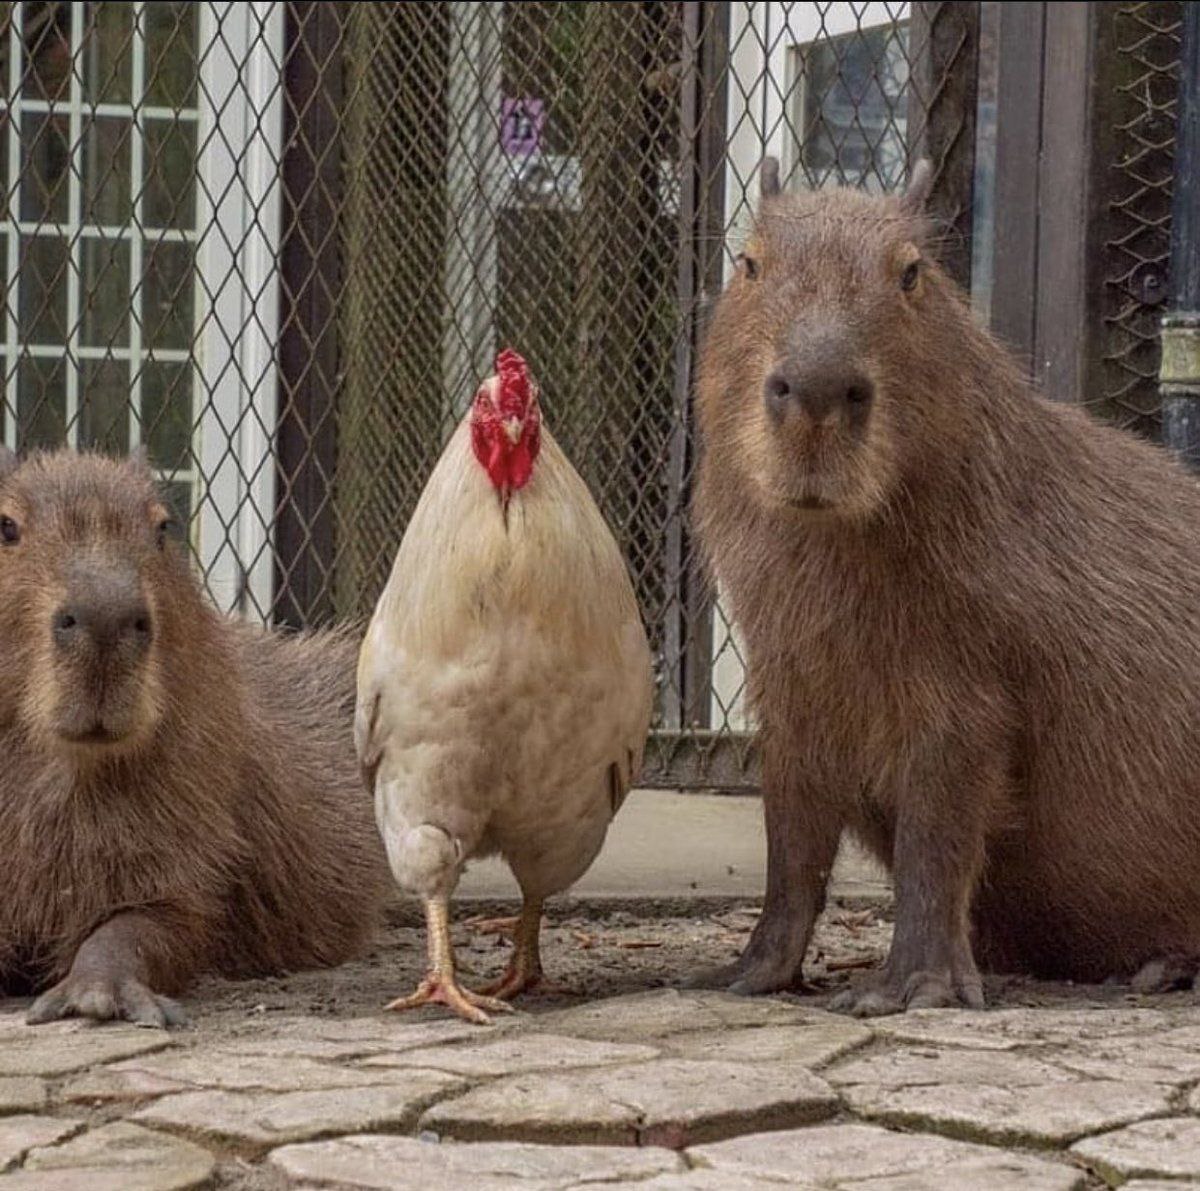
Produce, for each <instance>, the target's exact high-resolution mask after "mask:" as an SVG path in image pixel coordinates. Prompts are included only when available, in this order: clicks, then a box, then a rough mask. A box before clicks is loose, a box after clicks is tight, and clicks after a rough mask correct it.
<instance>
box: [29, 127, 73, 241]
mask: <svg viewBox="0 0 1200 1191" xmlns="http://www.w3.org/2000/svg"><path fill="white" fill-rule="evenodd" d="M70 172H71V143H70V123H69V122H68V118H67V117H66V116H45V115H36V114H28V113H27V114H26V115H23V116H22V117H21V218H22V219H28V220H30V221H31V222H37V223H46V222H49V223H66V221H67V179H68V177H69V176H70Z"/></svg>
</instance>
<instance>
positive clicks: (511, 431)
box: [503, 418, 524, 447]
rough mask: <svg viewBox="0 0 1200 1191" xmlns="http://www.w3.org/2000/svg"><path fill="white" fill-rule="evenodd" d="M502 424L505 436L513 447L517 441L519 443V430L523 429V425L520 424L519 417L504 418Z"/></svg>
mask: <svg viewBox="0 0 1200 1191" xmlns="http://www.w3.org/2000/svg"><path fill="white" fill-rule="evenodd" d="M503 425H504V434H505V436H506V437H507V439H508V441H509V442H510V443H512V445H513V446H514V447H515V446H516V445H517V443H519V442H520V441H521V431H522V430H523V429H524V427H523V426H522V425H521V419H520V418H505V419H504V422H503Z"/></svg>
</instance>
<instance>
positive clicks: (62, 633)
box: [51, 596, 154, 650]
mask: <svg viewBox="0 0 1200 1191" xmlns="http://www.w3.org/2000/svg"><path fill="white" fill-rule="evenodd" d="M51 627H52V630H53V633H54V643H55V644H56V645H57V646H58V647H59V649H70V648H72V647H74V646H76V645H78V644H80V643H82V642H89V643H91V644H92V645H94V646H95V647H96V648H98V649H101V650H110V649H115V648H116V647H117V646H122V645H131V646H133V647H134V648H135V649H137V650H144V649H146V648H147V647H148V646H149V645H150V642H151V640H152V639H153V636H154V627H153V624H152V623H151V619H150V608H149V606H148V605H147V604H146V601H145V600H143V599H140V598H138V597H136V596H135V597H129V598H125V599H109V600H106V601H104V602H103V603H81V602H76V603H68V604H64V605H63V606H62V607H61V608H59V609H58V611H57V612H55V613H54V616H53V617H52V619H51Z"/></svg>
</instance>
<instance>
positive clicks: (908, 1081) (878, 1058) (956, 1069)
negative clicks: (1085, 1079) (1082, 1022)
mask: <svg viewBox="0 0 1200 1191" xmlns="http://www.w3.org/2000/svg"><path fill="white" fill-rule="evenodd" d="M824 1076H825V1078H826V1079H828V1080H829V1082H830V1083H832V1084H835V1085H837V1086H839V1087H845V1086H849V1085H854V1084H868V1085H871V1086H873V1087H877V1088H907V1087H919V1086H922V1085H931V1086H940V1085H947V1084H989V1085H991V1086H994V1087H1008V1088H1020V1087H1034V1086H1037V1085H1040V1084H1050V1083H1070V1082H1072V1081H1074V1080H1076V1079H1078V1076H1075V1075H1072V1074H1071V1073H1070V1072H1068V1071H1064V1070H1063V1069H1062V1068H1060V1067H1055V1066H1052V1065H1051V1064H1049V1063H1045V1062H1042V1061H1041V1060H1040V1059H1033V1058H1027V1057H1026V1056H1024V1055H1018V1054H1010V1053H1008V1052H1006V1051H996V1050H974V1051H972V1050H964V1049H959V1048H950V1047H948V1048H946V1049H943V1050H937V1049H934V1048H932V1047H914V1046H904V1047H899V1048H897V1049H896V1050H891V1051H884V1052H882V1053H880V1054H871V1055H863V1056H861V1057H855V1056H852V1057H850V1058H849V1059H847V1060H845V1061H844V1062H841V1063H838V1064H836V1065H835V1066H833V1067H830V1068H828V1069H827V1070H826V1071H825V1072H824Z"/></svg>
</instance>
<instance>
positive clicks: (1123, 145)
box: [1097, 0, 1182, 438]
mask: <svg viewBox="0 0 1200 1191" xmlns="http://www.w3.org/2000/svg"><path fill="white" fill-rule="evenodd" d="M1106 7H1108V8H1110V9H1111V17H1110V19H1111V21H1112V33H1111V36H1112V41H1113V45H1114V53H1113V54H1112V55H1111V57H1110V63H1111V70H1112V72H1113V78H1112V84H1111V95H1110V104H1111V106H1109V107H1108V108H1107V110H1105V112H1104V118H1105V122H1106V125H1107V127H1108V129H1109V130H1110V133H1109V140H1108V143H1107V144H1106V146H1105V151H1106V153H1107V156H1108V169H1107V171H1106V174H1105V176H1103V177H1102V178H1101V180H1100V188H1101V192H1102V199H1103V208H1104V215H1103V220H1104V224H1103V228H1104V259H1103V269H1104V276H1103V287H1104V293H1103V299H1102V303H1103V305H1102V317H1103V327H1104V330H1103V344H1102V359H1101V367H1100V372H1099V393H1100V401H1099V402H1098V403H1097V406H1098V411H1099V412H1100V413H1102V414H1104V415H1106V416H1108V417H1109V418H1111V419H1112V420H1113V421H1115V422H1116V423H1117V424H1119V425H1122V426H1126V427H1128V428H1130V429H1134V430H1137V431H1140V432H1141V433H1144V434H1147V435H1149V436H1150V437H1154V438H1157V437H1158V435H1159V433H1160V418H1159V390H1158V366H1159V355H1160V352H1159V322H1160V319H1161V317H1162V315H1163V313H1164V310H1165V307H1164V303H1165V302H1166V301H1167V298H1168V296H1169V291H1170V284H1169V272H1170V241H1171V183H1172V178H1173V176H1174V146H1175V124H1176V107H1177V101H1178V93H1179V78H1178V76H1179V54H1180V34H1181V23H1182V13H1181V9H1182V5H1181V4H1179V3H1174V2H1162V0H1157V2H1150V3H1137V4H1117V5H1111V6H1106Z"/></svg>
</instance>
